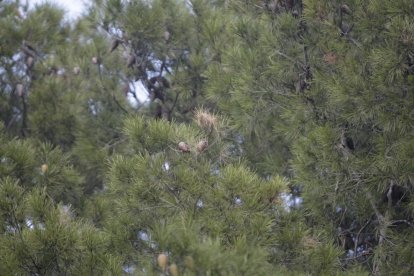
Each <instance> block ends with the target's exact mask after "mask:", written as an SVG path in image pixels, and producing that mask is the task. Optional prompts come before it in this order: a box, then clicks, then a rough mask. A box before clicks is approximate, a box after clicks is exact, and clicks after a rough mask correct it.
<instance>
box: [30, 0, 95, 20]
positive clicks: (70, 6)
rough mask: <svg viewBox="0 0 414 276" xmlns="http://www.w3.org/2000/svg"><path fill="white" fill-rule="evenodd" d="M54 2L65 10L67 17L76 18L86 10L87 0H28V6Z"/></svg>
mask: <svg viewBox="0 0 414 276" xmlns="http://www.w3.org/2000/svg"><path fill="white" fill-rule="evenodd" d="M45 2H48V3H56V4H57V5H59V6H60V7H62V8H63V9H64V10H65V11H66V13H67V14H66V17H67V18H68V19H72V18H76V17H78V16H80V15H81V14H82V12H83V11H85V10H86V7H87V5H88V3H89V1H88V0H28V3H29V6H30V7H34V6H35V5H36V4H42V3H45Z"/></svg>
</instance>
